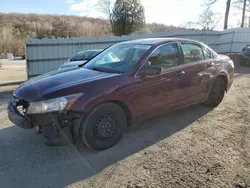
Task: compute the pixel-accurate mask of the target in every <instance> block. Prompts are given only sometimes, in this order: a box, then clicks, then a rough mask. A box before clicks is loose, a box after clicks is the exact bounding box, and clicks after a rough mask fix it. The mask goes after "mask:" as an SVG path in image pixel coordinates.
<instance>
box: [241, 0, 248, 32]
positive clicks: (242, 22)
mask: <svg viewBox="0 0 250 188" xmlns="http://www.w3.org/2000/svg"><path fill="white" fill-rule="evenodd" d="M246 3H247V0H244V3H243V10H242V20H241V27H244V23H245V13H246Z"/></svg>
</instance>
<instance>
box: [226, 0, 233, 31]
mask: <svg viewBox="0 0 250 188" xmlns="http://www.w3.org/2000/svg"><path fill="white" fill-rule="evenodd" d="M230 6H231V0H227V6H226V12H225V19H224V29H227V25H228V17H229V11H230Z"/></svg>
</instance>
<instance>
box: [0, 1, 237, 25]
mask: <svg viewBox="0 0 250 188" xmlns="http://www.w3.org/2000/svg"><path fill="white" fill-rule="evenodd" d="M98 1H99V0H43V1H35V0H1V6H0V12H6V13H9V12H20V13H46V14H66V15H79V16H89V17H95V18H105V15H103V14H102V13H100V11H99V10H98V8H97V6H96V5H97V3H98ZM113 1H114V0H113ZM203 2H204V0H141V3H142V5H143V6H144V8H145V16H146V22H147V23H152V22H156V23H163V24H166V25H174V26H180V25H182V24H184V23H186V22H190V21H193V22H195V21H197V20H198V19H199V14H200V13H201V12H202V10H203V9H204V7H203V6H202V5H203ZM225 8H226V0H218V3H216V5H214V6H213V7H212V9H213V11H214V12H215V13H221V15H222V16H224V12H225ZM230 15H231V16H230V19H229V26H230V27H236V26H237V24H238V22H239V21H240V19H241V14H240V11H239V10H237V9H236V8H231V12H230ZM220 25H221V26H220V27H221V28H222V25H223V19H222V20H221V22H220Z"/></svg>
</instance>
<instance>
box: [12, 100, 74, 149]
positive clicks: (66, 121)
mask: <svg viewBox="0 0 250 188" xmlns="http://www.w3.org/2000/svg"><path fill="white" fill-rule="evenodd" d="M29 106H30V104H29V103H28V102H27V101H25V100H18V99H17V100H15V101H11V102H9V104H8V116H9V119H10V121H11V122H12V123H13V124H15V125H17V126H19V127H21V128H23V129H32V128H35V127H36V128H37V133H38V134H40V133H44V137H45V138H46V143H47V144H48V145H64V144H66V142H71V143H74V140H73V136H72V127H73V122H74V120H76V119H78V118H79V114H77V113H74V112H72V111H65V110H63V111H60V112H48V113H41V114H28V113H27V111H28V108H29Z"/></svg>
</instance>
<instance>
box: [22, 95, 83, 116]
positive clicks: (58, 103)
mask: <svg viewBox="0 0 250 188" xmlns="http://www.w3.org/2000/svg"><path fill="white" fill-rule="evenodd" d="M81 96H82V93H78V94H74V95H69V96H65V97H59V98H55V99H50V100H46V101H41V102H34V103H31V104H30V106H29V108H28V111H27V114H42V113H47V112H54V111H62V110H65V109H66V110H68V109H70V107H71V106H72V105H73V104H74V103H75V102H76V100H77V99H78V98H80V97H81Z"/></svg>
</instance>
